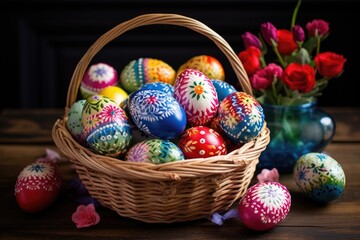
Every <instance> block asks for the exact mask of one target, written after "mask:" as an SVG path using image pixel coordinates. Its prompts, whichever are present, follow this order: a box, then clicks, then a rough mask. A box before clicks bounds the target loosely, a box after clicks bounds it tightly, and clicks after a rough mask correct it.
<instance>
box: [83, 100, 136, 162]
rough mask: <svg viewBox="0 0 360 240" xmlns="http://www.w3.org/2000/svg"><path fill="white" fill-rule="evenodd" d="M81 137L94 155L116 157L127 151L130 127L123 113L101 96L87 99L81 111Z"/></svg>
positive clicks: (112, 102)
mask: <svg viewBox="0 0 360 240" xmlns="http://www.w3.org/2000/svg"><path fill="white" fill-rule="evenodd" d="M81 121H82V124H83V135H84V138H85V140H86V142H87V144H88V146H89V147H90V148H91V149H92V150H93V151H94V152H96V153H98V154H101V155H106V156H112V157H117V156H119V155H121V154H123V153H125V152H126V151H127V150H128V147H129V146H130V143H131V138H132V135H131V127H130V125H129V123H128V117H127V115H126V113H125V111H124V110H123V109H122V108H121V107H120V106H118V104H117V103H116V102H114V101H113V100H111V99H110V98H108V97H105V96H103V95H93V96H91V97H89V98H88V99H87V100H86V102H85V105H84V108H83V111H82V118H81Z"/></svg>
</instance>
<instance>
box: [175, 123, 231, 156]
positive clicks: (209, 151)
mask: <svg viewBox="0 0 360 240" xmlns="http://www.w3.org/2000/svg"><path fill="white" fill-rule="evenodd" d="M178 146H179V148H180V149H181V150H182V152H183V153H184V155H185V158H187V159H189V158H206V157H213V156H217V155H225V154H226V153H227V150H226V144H225V140H224V139H223V138H222V136H221V135H220V134H219V133H218V132H216V131H215V130H214V129H212V128H209V127H206V126H195V127H191V128H188V129H186V131H185V132H184V134H183V135H182V136H181V137H180V140H179V142H178Z"/></svg>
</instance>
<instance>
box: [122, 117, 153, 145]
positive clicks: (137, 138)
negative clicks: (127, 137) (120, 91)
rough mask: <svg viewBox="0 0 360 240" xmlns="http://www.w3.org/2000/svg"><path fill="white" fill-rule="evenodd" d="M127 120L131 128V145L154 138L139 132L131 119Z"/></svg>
mask: <svg viewBox="0 0 360 240" xmlns="http://www.w3.org/2000/svg"><path fill="white" fill-rule="evenodd" d="M128 120H129V124H130V127H131V134H132V139H131V145H134V144H136V143H138V142H142V141H145V140H149V139H153V138H156V137H154V136H152V135H149V134H147V133H145V132H144V131H141V130H140V129H139V128H138V126H136V124H135V123H134V121H133V120H132V118H131V117H130V118H129V119H128Z"/></svg>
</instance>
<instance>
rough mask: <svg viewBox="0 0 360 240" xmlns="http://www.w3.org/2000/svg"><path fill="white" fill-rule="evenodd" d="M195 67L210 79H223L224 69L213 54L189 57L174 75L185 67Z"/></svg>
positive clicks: (177, 74)
mask: <svg viewBox="0 0 360 240" xmlns="http://www.w3.org/2000/svg"><path fill="white" fill-rule="evenodd" d="M187 68H191V69H196V70H199V71H201V72H202V73H204V74H205V75H206V76H207V77H209V78H210V79H218V80H221V81H224V79H225V71H224V68H223V66H222V65H221V63H220V61H219V60H217V59H216V58H215V57H213V56H209V55H198V56H195V57H192V58H190V59H189V60H188V61H186V62H185V63H184V64H182V65H181V66H180V68H179V69H178V70H177V72H176V76H179V75H180V73H181V72H183V71H184V70H185V69H187Z"/></svg>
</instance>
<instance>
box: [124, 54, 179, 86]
mask: <svg viewBox="0 0 360 240" xmlns="http://www.w3.org/2000/svg"><path fill="white" fill-rule="evenodd" d="M175 77H176V72H175V70H174V69H173V68H172V67H171V66H170V65H169V64H167V63H166V62H164V61H162V60H159V59H155V58H138V59H136V60H132V61H130V62H129V63H128V64H127V65H126V66H125V67H124V69H123V70H122V71H121V74H120V83H121V86H122V87H123V88H124V89H125V90H126V91H127V92H128V93H132V92H134V91H136V90H138V89H139V88H140V87H141V86H143V85H144V84H146V83H151V82H164V83H169V84H170V85H174V82H175Z"/></svg>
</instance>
